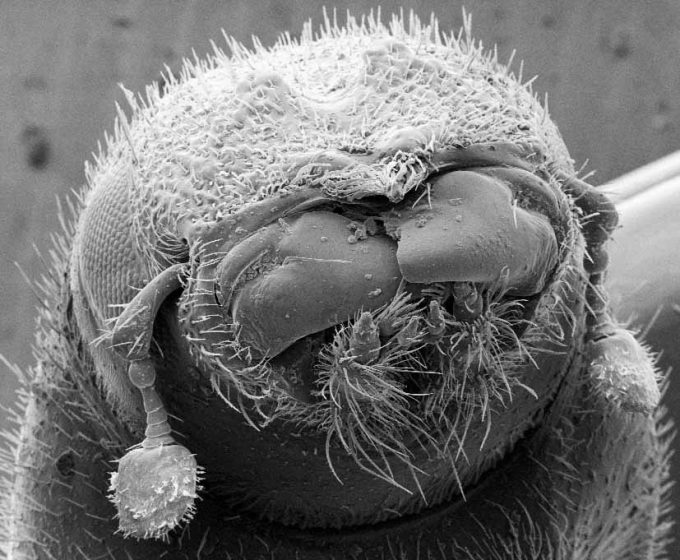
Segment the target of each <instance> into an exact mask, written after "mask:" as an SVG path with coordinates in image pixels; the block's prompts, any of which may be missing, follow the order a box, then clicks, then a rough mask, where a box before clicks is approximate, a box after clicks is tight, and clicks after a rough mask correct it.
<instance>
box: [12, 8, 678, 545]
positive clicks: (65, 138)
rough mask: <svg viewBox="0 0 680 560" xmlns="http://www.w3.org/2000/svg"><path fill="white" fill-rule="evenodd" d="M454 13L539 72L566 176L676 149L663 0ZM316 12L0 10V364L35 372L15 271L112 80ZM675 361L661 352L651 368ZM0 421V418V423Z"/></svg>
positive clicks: (77, 179) (81, 149) (451, 14)
mask: <svg viewBox="0 0 680 560" xmlns="http://www.w3.org/2000/svg"><path fill="white" fill-rule="evenodd" d="M466 4H467V9H468V11H469V12H471V13H472V16H473V31H474V34H475V36H476V37H477V38H478V39H480V40H482V41H483V42H484V44H485V45H488V46H490V47H491V46H493V45H494V44H495V45H497V47H498V52H499V58H500V60H502V61H506V60H508V59H509V58H510V56H511V53H512V52H513V50H514V51H516V52H517V55H516V57H515V60H516V61H520V60H524V69H523V70H524V71H523V75H524V77H525V79H528V78H530V77H532V76H534V75H536V74H537V75H538V78H537V79H536V81H535V82H534V84H533V88H534V90H535V91H536V92H537V94H538V95H539V97H541V98H542V97H543V96H544V95H545V94H548V95H549V106H550V110H551V114H552V116H553V118H554V120H555V121H556V122H557V124H558V126H559V128H560V130H561V132H562V134H563V136H564V138H565V141H566V143H567V145H568V146H569V148H570V150H571V154H572V156H573V158H574V159H575V161H576V162H577V165H581V164H583V163H585V162H586V161H589V164H588V167H587V168H588V169H592V170H595V171H596V172H597V174H596V175H595V177H594V178H593V181H594V182H595V183H600V182H605V181H607V180H610V179H612V178H614V177H616V176H618V175H620V174H622V173H624V172H626V171H629V170H631V169H633V168H635V167H638V166H640V165H642V164H644V163H646V162H649V161H651V160H654V159H656V158H658V157H660V156H662V155H664V154H666V153H669V152H671V151H674V150H676V149H678V148H680V126H679V125H680V107H679V105H680V97H678V92H679V91H680V70H679V69H678V68H680V66H679V65H678V60H680V31H679V30H680V3H678V2H677V1H676V0H668V1H661V0H657V1H656V2H639V1H635V0H601V1H598V2H592V1H591V0H574V1H571V2H564V1H560V0H518V1H515V2H512V3H509V2H506V1H504V0H480V1H477V2H473V1H468V2H467V3H466ZM335 5H336V6H337V8H338V18H339V20H340V21H344V19H345V12H346V10H347V9H348V8H349V9H351V11H352V13H353V14H355V15H359V14H361V13H366V12H368V11H369V10H370V9H371V8H372V7H373V6H374V4H373V2H367V1H338V2H335ZM381 5H382V15H383V20H386V19H387V18H388V17H389V14H390V13H392V12H393V11H395V10H398V9H399V6H402V5H403V6H404V8H405V11H406V12H408V10H409V8H410V6H416V5H417V6H418V8H417V9H416V10H415V11H416V13H418V14H419V15H420V16H421V17H423V18H425V19H427V18H429V16H430V13H432V12H434V13H435V14H436V15H437V17H438V18H439V21H440V28H441V29H442V30H444V31H447V32H448V31H449V30H458V28H459V27H460V26H461V25H462V12H461V5H462V2H459V1H449V0H446V1H443V0H429V1H426V0H422V1H419V2H417V3H416V2H403V3H397V2H393V1H383V2H381ZM320 6H321V4H320V3H318V2H316V1H313V0H300V1H295V2H293V1H290V2H283V1H276V0H260V1H258V2H256V3H255V2H252V1H251V0H232V1H229V2H224V1H222V0H219V1H218V0H204V1H193V2H185V1H181V2H180V1H174V0H173V1H171V0H151V1H150V0H129V1H116V2H113V1H110V0H107V1H103V0H97V1H89V2H85V1H82V0H60V1H59V2H54V1H47V0H45V1H26V0H13V1H12V0H6V1H4V2H2V3H1V4H0V169H1V170H2V171H1V172H0V232H1V235H2V240H3V241H2V244H1V245H0V263H1V264H0V285H1V286H2V291H1V293H0V317H2V320H1V321H0V354H2V355H4V356H5V357H6V358H7V359H8V360H9V361H10V362H11V363H13V364H17V365H18V366H19V367H20V368H22V369H25V368H26V367H28V366H29V365H30V364H31V363H32V361H33V359H32V356H31V349H30V346H31V342H32V338H33V332H34V317H35V308H36V305H37V299H36V298H35V296H34V295H33V294H32V292H31V290H30V289H29V287H28V285H27V282H26V281H25V279H24V278H23V277H22V275H21V274H20V272H19V270H18V268H17V267H16V266H15V265H14V263H15V262H16V263H18V264H19V266H20V267H21V269H22V270H23V271H24V272H25V275H26V276H28V277H29V278H32V279H33V278H36V277H38V276H39V275H40V274H41V273H43V272H44V270H45V267H44V265H43V264H41V262H40V258H39V257H38V256H37V254H36V250H35V249H34V247H33V246H34V245H35V247H37V250H38V251H40V252H41V253H43V254H47V253H48V251H49V247H50V242H49V237H50V233H51V232H53V231H56V230H57V229H58V227H59V226H58V217H57V202H56V201H57V199H59V198H63V197H65V196H67V195H68V193H69V192H70V191H71V190H72V189H79V188H80V187H81V185H82V184H83V181H84V173H83V162H84V161H85V160H87V159H90V155H91V153H92V152H93V151H95V150H96V148H97V142H98V141H100V140H102V138H103V132H104V131H105V130H107V129H109V130H110V129H111V128H112V123H113V119H114V116H115V106H114V102H115V101H118V102H120V103H121V104H124V101H123V100H124V96H123V94H122V92H121V90H120V88H119V87H118V85H117V84H118V83H123V84H124V85H125V86H126V87H127V88H128V89H130V90H132V91H134V92H137V91H142V90H143V88H144V86H145V85H146V84H148V83H150V82H151V81H153V80H158V79H159V78H160V72H161V70H162V69H163V67H164V65H167V66H168V67H169V68H170V69H171V70H172V71H177V70H178V69H179V68H180V66H181V60H182V58H184V57H191V56H192V52H193V51H195V52H196V53H197V55H198V56H199V57H202V56H204V55H205V54H206V53H208V52H210V50H211V49H210V44H209V41H210V39H214V40H215V41H216V42H217V43H218V45H223V40H222V39H221V30H222V29H224V30H225V32H226V33H227V34H229V35H232V36H234V37H236V38H237V39H238V40H240V41H242V42H244V43H246V44H252V43H251V39H250V37H251V35H257V36H259V37H260V39H261V40H262V42H263V43H264V44H265V45H271V44H273V42H274V41H275V40H276V37H277V36H278V34H279V33H280V32H282V31H285V30H289V31H290V32H291V33H292V34H293V35H296V34H299V32H300V30H301V27H302V24H303V22H305V21H306V20H308V19H309V18H311V19H312V20H313V21H314V22H315V23H317V24H318V23H320V21H321V19H322V12H321V7H320ZM514 68H515V71H518V70H519V63H518V62H515V63H514ZM671 227H677V226H671ZM658 266H659V267H662V266H664V264H663V262H659V263H658ZM649 274H650V275H653V274H654V270H652V269H650V270H649ZM639 316H640V317H641V319H642V320H643V321H644V320H646V318H645V316H644V313H642V314H639ZM669 328H670V327H669ZM668 344H672V341H671V339H670V337H668ZM673 356H674V354H673V352H667V353H666V357H665V358H664V359H665V362H663V366H664V367H666V366H667V365H668V364H669V363H670V361H671V360H672V359H673ZM16 386H17V383H16V381H15V378H14V374H13V373H12V372H11V371H10V369H9V368H7V367H5V365H3V364H2V363H0V404H2V405H3V406H5V407H6V406H10V405H11V403H12V402H13V401H14V398H15V397H14V390H15V388H16ZM675 400H677V399H675ZM673 402H675V401H673ZM6 423H7V417H6V413H5V412H4V411H2V412H0V428H1V427H4V426H5V425H6ZM676 478H677V477H676ZM677 558H680V556H677Z"/></svg>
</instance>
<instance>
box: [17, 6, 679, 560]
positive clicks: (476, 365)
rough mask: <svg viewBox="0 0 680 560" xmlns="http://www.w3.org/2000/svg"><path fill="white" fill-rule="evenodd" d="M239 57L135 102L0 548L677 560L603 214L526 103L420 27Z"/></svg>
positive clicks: (69, 273) (191, 70)
mask: <svg viewBox="0 0 680 560" xmlns="http://www.w3.org/2000/svg"><path fill="white" fill-rule="evenodd" d="M467 27H469V22H467V23H466V33H467V32H468V31H469V30H467ZM230 47H231V48H232V51H233V53H232V55H231V56H227V55H226V54H224V53H222V52H221V51H220V50H219V49H216V53H215V55H214V56H213V57H211V58H210V59H209V60H208V61H206V62H197V63H195V64H193V65H191V64H189V65H188V66H187V67H186V69H185V71H184V72H183V74H182V76H181V77H179V78H177V79H173V78H171V77H168V84H167V86H166V87H165V89H164V91H163V92H160V93H159V91H158V90H157V88H152V89H150V90H149V92H148V99H146V100H144V101H139V100H136V99H134V98H133V96H130V103H131V106H132V114H133V116H132V119H131V120H130V121H128V120H127V119H126V118H125V117H124V115H123V114H122V111H121V114H120V119H119V121H118V123H117V125H116V131H115V134H114V135H113V136H112V137H111V138H109V141H108V146H107V149H106V150H105V151H104V152H103V153H102V154H101V155H100V156H99V157H98V158H97V160H96V161H95V164H94V165H93V166H91V167H90V168H89V169H88V181H89V189H88V191H87V193H86V195H85V196H84V198H83V201H82V207H81V208H79V215H78V219H77V224H75V225H74V226H73V227H72V228H71V227H70V226H69V228H67V230H66V232H65V237H67V238H68V239H67V240H66V241H64V242H63V243H61V244H60V245H59V246H58V251H57V252H56V254H57V256H58V260H59V262H58V263H57V265H58V266H57V267H56V268H57V269H58V271H59V272H58V274H55V275H54V276H55V278H56V280H55V281H54V284H53V285H52V284H50V287H49V289H48V290H47V291H48V292H49V294H48V295H49V297H48V298H46V304H45V305H44V309H43V310H42V312H41V313H42V314H43V315H42V320H41V323H40V328H41V329H42V330H41V336H39V339H40V340H41V343H40V344H41V346H40V352H39V359H40V364H39V367H38V368H37V372H38V373H37V374H36V379H35V380H33V381H32V382H31V383H32V384H31V391H32V392H31V396H30V398H29V401H28V404H27V408H26V411H27V412H26V424H25V426H24V427H22V432H21V434H22V435H21V438H18V439H17V441H19V444H18V445H19V450H18V451H17V452H16V453H14V454H12V457H17V459H16V465H14V464H12V465H11V466H10V467H8V469H9V470H10V471H12V472H15V473H16V479H17V482H16V483H15V488H18V489H20V490H21V491H13V493H12V494H11V496H10V499H11V504H12V506H11V507H8V508H6V509H7V510H8V511H12V512H13V513H11V514H8V515H9V519H10V521H11V522H10V523H9V525H8V526H9V527H10V529H8V531H9V532H10V533H11V538H10V539H9V540H8V541H9V542H11V543H12V544H11V545H9V546H10V547H15V549H16V550H19V549H20V548H21V547H24V548H30V547H33V546H37V545H35V543H36V542H40V543H41V544H40V546H41V547H42V548H41V550H42V549H44V550H45V551H46V552H45V554H46V556H45V557H51V558H71V557H76V556H78V554H80V556H82V557H90V558H104V557H107V558H109V557H112V558H127V559H129V558H135V559H136V558H151V557H163V558H165V557H167V558H175V557H177V558H180V557H181V558H185V557H188V556H191V557H193V556H196V557H197V558H198V557H200V558H207V559H208V558H226V557H230V558H241V559H243V560H252V558H255V557H257V558H260V557H262V558H268V557H274V556H276V557H277V558H300V559H302V560H312V559H314V560H317V559H320V558H328V559H330V558H345V557H351V558H357V559H368V558H371V559H373V558H425V557H427V558H442V559H446V560H449V559H451V558H461V559H462V560H463V559H464V560H472V559H475V560H476V559H479V558H494V559H496V558H505V557H510V556H512V557H513V558H546V559H548V558H556V559H557V558H567V557H569V558H584V559H585V558H597V559H598V560H600V559H602V560H609V559H613V558H616V559H617V560H618V559H620V558H642V557H650V554H652V553H653V552H654V551H657V550H661V548H662V546H663V539H664V534H665V532H666V529H665V525H664V523H663V522H662V521H660V519H661V518H662V514H663V510H664V507H663V500H664V495H665V492H666V487H667V485H666V483H665V482H664V480H665V477H666V473H667V468H668V466H667V461H668V458H667V452H666V447H665V444H664V439H663V428H662V424H661V423H660V422H659V416H658V415H655V414H656V413H655V410H656V408H657V405H658V402H659V398H660V393H659V388H658V384H657V379H656V372H655V369H654V365H653V360H652V358H651V357H650V354H649V352H648V351H647V349H646V348H644V346H642V345H641V344H640V343H639V342H638V341H637V340H636V339H635V337H634V336H633V335H632V334H631V333H630V332H628V331H627V330H625V329H624V328H622V327H621V326H619V325H618V324H616V322H615V321H614V319H613V318H612V316H611V312H610V309H609V303H608V299H607V293H606V290H605V288H604V287H603V279H604V275H605V273H606V269H607V245H606V244H607V241H608V240H609V237H610V235H611V233H612V231H613V230H614V228H615V227H616V223H617V214H616V211H615V209H614V206H613V205H612V203H611V202H610V201H609V200H608V199H607V198H606V197H605V196H604V195H603V194H602V193H601V191H600V190H598V189H597V188H595V187H593V186H591V185H589V184H587V183H586V182H584V181H583V180H581V179H579V178H577V177H576V174H575V171H574V168H573V164H572V162H571V160H570V158H569V155H568V152H567V150H566V148H565V146H564V144H563V142H562V139H561V137H560V135H559V133H558V132H557V129H556V128H555V126H554V125H553V124H552V123H551V121H550V119H549V118H548V115H547V113H546V111H545V109H544V108H543V107H541V105H540V104H539V103H538V101H537V100H536V99H535V98H534V96H533V94H532V93H531V91H530V90H529V89H528V88H527V87H526V86H525V85H523V84H522V82H521V80H518V79H517V78H515V77H514V76H513V75H512V74H511V73H510V72H509V71H508V70H507V68H505V67H503V66H502V65H500V64H499V63H498V61H497V60H496V58H495V56H491V55H488V54H484V53H483V52H482V51H481V50H480V48H479V47H478V46H477V45H476V44H475V43H474V41H472V39H470V38H469V36H464V35H463V34H461V35H453V36H450V37H448V38H443V37H442V36H441V35H440V33H439V31H438V29H437V25H436V22H435V21H433V22H432V23H431V24H430V25H423V24H421V23H420V22H419V21H418V20H417V18H412V20H411V21H410V27H409V29H407V28H406V27H405V22H404V21H402V20H401V19H399V18H396V19H395V20H394V21H393V22H392V24H391V26H383V25H382V24H380V23H378V22H376V21H374V20H373V19H370V18H369V19H367V20H366V22H365V23H364V24H361V25H360V24H357V23H356V22H353V20H350V22H349V23H348V26H347V28H340V27H338V26H337V25H336V24H331V22H330V21H327V22H326V29H325V30H324V32H323V33H321V35H319V36H313V35H312V32H311V31H310V30H309V29H308V30H307V31H305V34H304V36H303V38H302V40H301V41H300V42H297V41H291V40H290V39H289V38H284V39H283V40H282V41H281V42H280V43H279V44H277V45H276V46H275V47H273V48H272V49H264V48H261V47H258V48H256V50H255V51H254V52H250V51H247V50H246V49H244V48H243V47H241V46H239V45H237V44H236V43H233V42H232V43H230ZM57 294H59V297H63V298H64V300H63V301H62V300H59V302H58V305H56V304H53V303H52V302H53V300H54V299H55V298H57ZM50 329H51V330H50ZM43 334H44V335H45V336H42V335H43ZM43 339H44V340H43ZM55 404H56V405H57V406H53V405H55ZM65 441H67V442H68V446H69V447H68V450H67V451H64V453H63V454H62V455H60V456H59V460H58V461H57V464H56V469H57V470H58V471H59V473H61V474H60V475H59V476H61V478H59V484H52V485H49V491H46V490H45V485H44V482H43V480H44V479H45V477H46V476H47V474H48V473H51V472H52V471H54V469H55V467H54V464H53V462H50V461H51V459H46V458H45V457H48V455H49V453H51V454H54V453H55V451H53V450H55V449H61V448H62V447H63V446H64V445H66V444H65V443H64V442H65ZM36 450H38V451H36ZM44 450H50V451H49V453H46V452H45V451H44ZM41 453H42V455H41ZM121 455H122V457H121ZM36 457H42V459H40V460H41V461H43V463H40V462H39V461H38V463H39V464H38V465H37V467H36V468H35V469H34V470H33V471H30V472H29V471H27V470H26V469H25V465H28V464H30V463H31V461H33V460H34V459H35V458H36ZM36 460H37V459H36ZM102 465H106V470H103V469H104V467H103V466H102ZM113 468H115V469H116V471H115V472H113V473H109V472H108V471H109V470H111V469H113ZM36 469H37V470H36ZM109 475H110V476H109ZM106 477H109V482H110V488H109V493H108V495H107V494H106V492H105V489H104V486H105V484H106V483H105V482H103V480H104V479H105V478H106ZM62 479H63V480H62ZM81 479H82V480H81ZM41 484H42V486H40V485H41ZM24 496H25V497H24ZM83 496H84V497H85V498H83ZM82 502H86V505H84V506H83V505H82ZM111 502H112V503H113V506H112V505H111ZM36 504H38V505H36ZM64 504H70V505H68V508H71V509H68V514H65V515H60V513H61V512H64V511H66V509H64V508H66V507H67V506H65V505H64ZM73 504H76V505H73ZM79 504H81V505H79ZM90 505H92V508H90V507H89V506H90ZM71 506H73V507H71ZM114 507H115V520H113V521H112V518H113V515H114V512H113V509H114ZM15 510H16V513H14V511H15ZM55 512H56V514H55ZM41 516H42V517H41ZM112 523H113V525H112ZM68 524H71V525H69V527H71V529H72V530H66V529H64V530H63V531H61V532H60V533H59V534H57V536H56V537H55V536H50V531H51V530H52V528H53V527H57V526H60V527H66V526H67V525H68ZM116 524H117V527H116ZM116 532H118V533H121V535H116V534H114V533H116ZM19 533H21V534H19ZM45 535H48V537H45ZM127 537H133V538H132V539H129V538H127ZM45 539H47V540H45ZM79 539H84V540H86V541H87V543H86V544H83V542H82V541H81V540H79ZM14 543H18V544H16V545H15V544H14ZM650 551H651V552H650ZM175 553H176V555H174V556H173V554H175ZM41 554H42V553H41ZM626 555H627V556H626ZM24 557H26V558H33V557H42V556H40V555H38V556H36V555H33V556H31V555H30V554H28V553H27V555H25V556H21V558H24ZM10 558H14V557H13V556H12V555H11V554H10ZM17 558H19V557H17Z"/></svg>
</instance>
